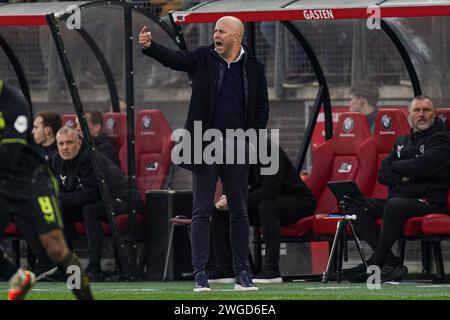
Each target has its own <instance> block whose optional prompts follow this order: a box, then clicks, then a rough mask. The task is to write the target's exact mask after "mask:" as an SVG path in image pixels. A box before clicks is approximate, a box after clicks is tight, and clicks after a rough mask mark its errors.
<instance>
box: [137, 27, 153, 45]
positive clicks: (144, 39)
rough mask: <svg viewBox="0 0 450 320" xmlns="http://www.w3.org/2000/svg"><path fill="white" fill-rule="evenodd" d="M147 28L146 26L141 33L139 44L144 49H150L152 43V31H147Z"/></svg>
mask: <svg viewBox="0 0 450 320" xmlns="http://www.w3.org/2000/svg"><path fill="white" fill-rule="evenodd" d="M146 30H147V27H146V26H144V27H142V29H141V32H139V44H140V45H141V47H142V48H143V49H146V48H148V47H150V45H151V43H152V33H151V32H150V31H146Z"/></svg>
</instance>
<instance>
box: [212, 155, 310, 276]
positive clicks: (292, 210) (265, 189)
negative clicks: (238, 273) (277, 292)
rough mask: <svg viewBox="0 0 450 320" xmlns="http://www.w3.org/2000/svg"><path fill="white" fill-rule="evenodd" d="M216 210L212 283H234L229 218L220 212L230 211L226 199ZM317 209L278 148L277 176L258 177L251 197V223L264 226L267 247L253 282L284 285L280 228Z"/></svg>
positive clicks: (213, 230)
mask: <svg viewBox="0 0 450 320" xmlns="http://www.w3.org/2000/svg"><path fill="white" fill-rule="evenodd" d="M258 171H259V170H258ZM216 208H217V210H216V211H214V212H213V215H212V235H213V244H214V249H215V253H216V264H217V269H216V270H215V271H214V272H213V273H211V275H210V277H209V279H210V282H214V281H215V280H216V279H226V278H230V279H231V280H234V278H233V274H232V268H231V253H230V252H231V248H230V245H229V217H228V214H224V213H223V212H221V211H223V210H226V209H227V200H226V197H225V196H222V197H221V199H220V200H219V201H218V202H217V203H216ZM315 208H316V200H315V198H314V195H313V194H312V193H311V191H310V190H309V188H308V187H307V186H306V184H305V183H304V182H303V180H302V179H301V178H300V176H299V173H298V172H297V170H296V169H295V168H294V166H293V164H292V162H291V161H290V160H289V158H288V156H287V155H286V153H285V152H284V150H283V149H282V148H281V147H279V168H278V171H277V173H276V174H274V175H259V174H258V177H257V181H256V184H254V185H253V186H252V187H251V189H250V191H249V194H248V213H249V220H250V224H252V225H254V226H261V227H262V230H263V238H264V242H265V245H266V254H265V259H264V264H263V269H262V271H261V272H260V273H259V274H258V275H257V276H256V277H254V278H253V282H254V283H276V282H282V278H281V274H280V269H279V260H280V240H281V227H285V226H288V225H291V224H293V223H295V222H297V221H298V220H299V219H301V218H304V217H307V216H310V215H312V214H313V213H314V211H315ZM217 282H223V281H220V280H219V281H217Z"/></svg>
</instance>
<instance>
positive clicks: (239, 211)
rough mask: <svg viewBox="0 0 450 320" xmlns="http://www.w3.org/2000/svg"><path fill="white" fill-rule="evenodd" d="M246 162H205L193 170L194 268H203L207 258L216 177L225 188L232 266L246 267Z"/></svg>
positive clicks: (238, 268) (247, 241) (198, 270)
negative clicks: (198, 168) (207, 163)
mask: <svg viewBox="0 0 450 320" xmlns="http://www.w3.org/2000/svg"><path fill="white" fill-rule="evenodd" d="M248 170H249V166H248V165H247V164H242V165H241V164H234V165H227V164H224V165H215V164H213V165H208V166H205V167H204V168H203V169H202V170H201V171H193V172H192V193H193V210H192V239H191V244H192V246H191V247H192V266H193V268H194V272H195V273H197V272H200V271H203V270H205V268H206V265H207V263H208V258H209V238H210V218H211V215H212V212H213V209H214V194H215V190H216V183H217V180H218V178H219V177H220V179H221V180H222V183H223V185H224V188H225V190H226V195H227V200H228V207H229V212H230V243H231V250H232V256H233V270H234V272H235V273H236V274H239V272H240V271H242V270H247V271H249V265H248V244H249V239H248V238H249V223H248V215H247V195H248V190H247V188H248V187H247V185H248Z"/></svg>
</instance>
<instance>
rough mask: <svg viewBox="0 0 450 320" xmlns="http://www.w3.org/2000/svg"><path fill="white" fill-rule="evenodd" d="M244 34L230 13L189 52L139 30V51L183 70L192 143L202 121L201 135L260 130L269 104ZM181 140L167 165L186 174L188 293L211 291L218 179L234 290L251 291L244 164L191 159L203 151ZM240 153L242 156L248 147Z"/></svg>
mask: <svg viewBox="0 0 450 320" xmlns="http://www.w3.org/2000/svg"><path fill="white" fill-rule="evenodd" d="M243 37H244V26H243V24H242V22H241V21H240V20H239V19H238V18H236V17H231V16H225V17H222V18H220V19H219V20H217V22H216V25H215V28H214V35H213V43H212V44H211V45H209V46H201V47H198V48H196V49H194V50H193V51H187V50H183V51H176V50H171V49H169V48H165V47H163V46H162V45H160V44H158V43H157V42H156V41H154V40H153V38H152V33H151V32H150V31H148V30H147V27H145V26H144V27H143V28H142V29H141V31H140V34H139V44H140V46H141V47H142V53H143V54H145V55H147V56H149V57H152V58H153V59H155V60H157V61H158V62H160V63H161V64H163V65H164V66H166V67H169V68H171V69H173V70H176V71H184V72H187V73H188V74H189V76H190V78H191V79H192V95H191V101H190V104H189V111H188V116H187V121H186V126H185V129H186V131H185V132H187V133H188V134H187V137H191V139H198V137H195V135H194V122H196V124H198V123H200V124H201V128H202V134H203V132H204V130H206V129H216V130H219V132H220V133H221V134H222V135H225V130H227V129H234V130H236V129H243V130H248V129H253V130H258V129H263V128H265V127H266V125H267V120H268V117H269V102H268V96H267V81H266V77H265V75H264V67H263V65H262V64H261V63H260V62H258V61H257V59H256V57H255V56H254V55H253V54H251V53H250V52H249V50H248V49H247V48H246V47H245V46H244V45H243V44H242V39H243ZM196 131H197V130H196ZM216 132H217V131H216ZM197 134H198V133H197ZM200 139H201V137H200ZM185 140H187V139H184V138H183V140H182V142H181V146H182V147H180V148H179V150H180V149H183V156H182V159H181V161H179V160H180V159H177V161H174V157H172V161H173V162H175V163H176V164H178V165H180V166H182V167H184V168H186V169H188V170H191V171H192V192H193V211H192V240H191V248H192V265H193V268H194V274H195V287H194V291H195V292H199V291H209V290H210V288H209V282H208V274H207V272H206V264H207V262H208V257H209V235H210V217H211V215H212V211H213V208H214V202H213V201H214V193H215V188H216V183H217V180H218V178H219V177H220V179H221V180H222V182H223V184H224V188H225V190H226V196H227V199H228V206H229V212H230V238H231V239H230V240H231V247H232V252H233V271H234V273H235V274H236V282H235V286H234V289H235V290H257V289H258V288H257V287H255V286H254V285H253V281H252V275H251V274H250V268H249V263H248V243H249V223H248V215H247V196H248V191H247V190H248V188H247V186H248V173H249V165H248V163H245V164H237V163H235V162H234V161H227V163H226V164H224V163H225V162H224V161H219V160H218V159H219V157H220V159H221V160H223V158H222V157H223V156H225V152H223V153H222V154H221V155H220V156H218V155H217V154H216V155H215V156H214V157H215V159H214V160H217V161H214V162H213V163H211V162H210V161H208V163H206V161H205V159H198V157H196V158H195V159H193V157H194V154H196V155H199V154H200V151H203V150H201V149H200V150H193V148H194V147H197V146H194V143H190V144H187V143H185V144H183V143H184V142H185ZM194 141H195V140H194ZM234 141H235V140H232V139H229V140H227V141H225V144H226V148H225V151H226V150H230V149H229V145H232V147H233V148H234V145H233V143H234ZM244 145H245V144H244ZM245 146H246V147H247V146H248V145H245ZM177 147H178V145H177ZM184 147H185V148H184ZM200 148H205V146H200ZM194 151H195V152H194ZM244 152H246V154H247V153H248V148H246V150H245V151H244ZM186 154H187V155H188V156H186ZM201 154H203V152H202V153H201ZM193 160H195V161H193ZM229 162H233V163H229ZM236 162H237V161H236ZM247 162H248V161H247Z"/></svg>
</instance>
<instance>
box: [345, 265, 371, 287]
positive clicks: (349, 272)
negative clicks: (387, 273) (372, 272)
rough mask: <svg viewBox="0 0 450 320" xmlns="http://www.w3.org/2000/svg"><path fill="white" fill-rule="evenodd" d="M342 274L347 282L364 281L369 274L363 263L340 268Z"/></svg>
mask: <svg viewBox="0 0 450 320" xmlns="http://www.w3.org/2000/svg"><path fill="white" fill-rule="evenodd" d="M342 275H343V276H344V278H345V279H347V280H348V281H349V282H354V283H362V282H366V281H367V278H368V277H369V275H368V274H367V268H366V266H365V265H364V264H362V263H361V264H358V265H357V266H356V267H353V268H349V269H345V270H342Z"/></svg>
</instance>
